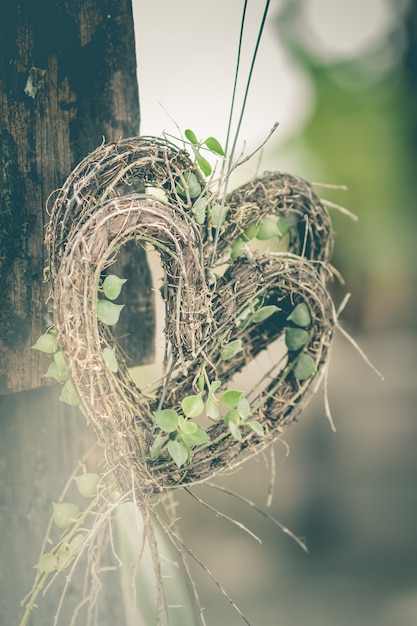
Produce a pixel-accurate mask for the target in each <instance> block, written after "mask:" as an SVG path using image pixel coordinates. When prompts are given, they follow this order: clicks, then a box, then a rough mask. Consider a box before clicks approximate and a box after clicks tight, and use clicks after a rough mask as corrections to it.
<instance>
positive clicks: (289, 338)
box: [285, 328, 310, 351]
mask: <svg viewBox="0 0 417 626" xmlns="http://www.w3.org/2000/svg"><path fill="white" fill-rule="evenodd" d="M309 339H310V335H309V333H308V332H307V331H306V330H304V329H303V328H286V329H285V345H286V346H287V348H288V350H292V351H294V350H299V349H300V348H302V347H303V346H305V345H306V344H307V343H308V341H309Z"/></svg>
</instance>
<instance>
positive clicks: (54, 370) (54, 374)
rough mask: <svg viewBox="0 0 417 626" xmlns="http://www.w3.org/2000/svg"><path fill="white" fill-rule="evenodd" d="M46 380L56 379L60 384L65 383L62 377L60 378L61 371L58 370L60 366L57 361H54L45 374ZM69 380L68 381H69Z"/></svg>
mask: <svg viewBox="0 0 417 626" xmlns="http://www.w3.org/2000/svg"><path fill="white" fill-rule="evenodd" d="M44 376H45V378H54V379H55V380H57V381H58V382H59V383H63V382H65V381H63V380H62V379H61V378H60V376H59V369H58V365H57V364H56V363H55V361H52V363H50V364H49V367H48V369H47V370H46V372H45V374H44ZM67 380H68V379H67Z"/></svg>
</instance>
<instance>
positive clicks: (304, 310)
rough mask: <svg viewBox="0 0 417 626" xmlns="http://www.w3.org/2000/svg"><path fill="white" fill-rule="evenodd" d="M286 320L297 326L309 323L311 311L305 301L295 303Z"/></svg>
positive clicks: (304, 325)
mask: <svg viewBox="0 0 417 626" xmlns="http://www.w3.org/2000/svg"><path fill="white" fill-rule="evenodd" d="M287 320H288V321H289V322H293V323H294V324H296V325H297V326H302V327H306V326H309V325H310V324H311V313H310V309H309V307H308V305H307V304H306V303H305V302H300V304H297V306H296V307H295V309H294V310H293V311H292V312H291V313H290V315H289V316H288V317H287Z"/></svg>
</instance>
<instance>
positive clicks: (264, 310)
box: [251, 304, 281, 323]
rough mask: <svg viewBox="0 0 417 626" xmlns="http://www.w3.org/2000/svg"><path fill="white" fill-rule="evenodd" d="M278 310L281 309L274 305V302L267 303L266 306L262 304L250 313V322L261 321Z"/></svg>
mask: <svg viewBox="0 0 417 626" xmlns="http://www.w3.org/2000/svg"><path fill="white" fill-rule="evenodd" d="M280 310H281V309H280V308H279V307H278V306H275V304H269V305H268V306H263V307H261V308H260V309H258V310H257V311H255V313H254V314H253V315H252V318H251V322H253V323H258V322H263V321H265V320H267V319H268V317H271V315H273V314H274V313H276V312H277V311H280Z"/></svg>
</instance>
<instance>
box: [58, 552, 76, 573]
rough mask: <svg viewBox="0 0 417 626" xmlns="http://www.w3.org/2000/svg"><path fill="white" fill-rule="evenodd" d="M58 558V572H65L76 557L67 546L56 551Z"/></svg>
mask: <svg viewBox="0 0 417 626" xmlns="http://www.w3.org/2000/svg"><path fill="white" fill-rule="evenodd" d="M56 559H57V562H58V567H57V569H58V572H63V571H64V570H66V569H67V567H68V566H69V565H70V564H71V562H72V561H73V560H74V559H75V556H74V555H73V554H70V553H69V552H68V550H66V549H65V548H60V549H59V550H58V552H57V553H56Z"/></svg>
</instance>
